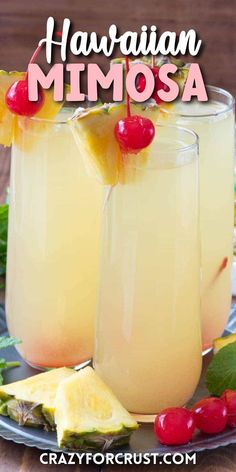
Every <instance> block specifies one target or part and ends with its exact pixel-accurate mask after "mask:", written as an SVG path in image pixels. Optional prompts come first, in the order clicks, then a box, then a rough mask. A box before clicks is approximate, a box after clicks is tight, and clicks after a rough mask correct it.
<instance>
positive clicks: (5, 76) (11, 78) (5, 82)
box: [0, 70, 25, 146]
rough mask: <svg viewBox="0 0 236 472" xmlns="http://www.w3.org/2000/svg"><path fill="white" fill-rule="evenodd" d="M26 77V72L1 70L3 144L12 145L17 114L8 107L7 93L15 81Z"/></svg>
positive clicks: (0, 118) (0, 127)
mask: <svg viewBox="0 0 236 472" xmlns="http://www.w3.org/2000/svg"><path fill="white" fill-rule="evenodd" d="M24 77H25V72H17V71H13V72H6V71H5V70H0V144H2V145H3V146H10V145H11V142H12V135H13V128H14V119H15V115H13V114H12V113H11V112H10V111H9V110H8V108H7V105H6V101H5V95H6V92H7V91H8V89H9V87H10V86H11V85H12V84H13V83H14V82H16V81H17V80H22V79H24Z"/></svg>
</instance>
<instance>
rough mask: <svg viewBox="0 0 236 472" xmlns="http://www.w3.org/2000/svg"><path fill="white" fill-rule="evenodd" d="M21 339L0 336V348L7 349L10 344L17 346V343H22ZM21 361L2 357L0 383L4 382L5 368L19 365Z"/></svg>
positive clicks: (0, 361) (0, 360) (0, 359)
mask: <svg viewBox="0 0 236 472" xmlns="http://www.w3.org/2000/svg"><path fill="white" fill-rule="evenodd" d="M20 343H21V341H20V339H16V338H13V337H11V336H0V349H6V348H7V347H10V346H15V344H20ZM19 366H20V362H19V361H7V360H6V359H4V358H0V385H2V384H3V375H2V372H3V370H5V369H10V368H11V367H19Z"/></svg>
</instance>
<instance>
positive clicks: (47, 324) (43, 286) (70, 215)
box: [6, 109, 102, 368]
mask: <svg viewBox="0 0 236 472" xmlns="http://www.w3.org/2000/svg"><path fill="white" fill-rule="evenodd" d="M72 113H73V110H66V109H64V110H63V111H62V112H61V113H60V115H59V116H58V118H57V120H56V121H46V120H45V121H44V120H40V119H36V118H30V119H29V118H25V117H19V118H18V123H17V127H16V131H15V137H14V143H13V147H12V165H11V186H10V220H9V240H8V264H7V302H6V311H7V323H8V328H9V331H10V334H11V335H12V336H16V337H17V338H20V339H21V340H22V344H20V345H19V347H18V349H19V351H20V353H21V355H22V357H23V358H24V359H25V360H26V361H27V362H28V363H29V364H31V365H33V366H36V367H39V368H45V367H59V366H73V365H76V364H79V363H82V362H84V361H86V360H88V359H91V356H92V355H93V348H94V328H95V315H96V305H97V283H98V280H97V279H98V264H99V239H100V223H101V221H100V214H101V211H100V210H101V207H102V186H100V185H99V184H97V183H96V181H94V180H93V179H90V178H89V177H88V175H87V174H86V172H85V170H84V166H83V162H82V157H81V156H80V154H79V150H78V147H77V145H76V143H75V140H74V138H73V135H72V132H71V129H70V127H69V125H68V124H67V118H68V117H69V116H71V114H72Z"/></svg>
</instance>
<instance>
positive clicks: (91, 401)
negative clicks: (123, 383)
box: [55, 367, 138, 450]
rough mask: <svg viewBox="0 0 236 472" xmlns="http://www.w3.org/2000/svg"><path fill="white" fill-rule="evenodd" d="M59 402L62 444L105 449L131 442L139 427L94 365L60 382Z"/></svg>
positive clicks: (57, 410)
mask: <svg viewBox="0 0 236 472" xmlns="http://www.w3.org/2000/svg"><path fill="white" fill-rule="evenodd" d="M55 405H56V408H55V423H56V426H57V438H58V445H59V447H65V448H67V449H72V450H75V449H86V450H87V449H104V450H105V449H107V448H108V447H110V446H113V447H114V446H118V445H123V444H127V443H128V441H129V438H130V435H131V433H132V432H133V431H134V430H135V429H137V428H138V424H137V423H136V421H135V420H134V419H133V418H132V417H131V415H130V414H129V413H128V412H127V411H126V410H125V408H123V406H122V405H121V404H120V402H119V401H118V400H117V398H116V397H115V395H114V394H113V393H112V391H111V390H110V389H109V387H107V386H106V385H105V384H104V383H103V381H102V380H101V379H100V377H99V376H98V375H97V374H96V372H95V371H94V370H93V369H92V368H91V367H85V368H84V369H82V370H80V371H79V372H77V373H76V374H75V375H73V376H72V377H70V378H68V379H66V380H64V381H63V382H61V383H60V385H59V387H58V391H57V395H56V403H55Z"/></svg>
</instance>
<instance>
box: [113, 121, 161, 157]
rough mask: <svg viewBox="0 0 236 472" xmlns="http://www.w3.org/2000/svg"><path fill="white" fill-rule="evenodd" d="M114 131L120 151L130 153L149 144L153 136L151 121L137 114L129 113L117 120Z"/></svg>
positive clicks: (153, 130)
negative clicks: (129, 114)
mask: <svg viewBox="0 0 236 472" xmlns="http://www.w3.org/2000/svg"><path fill="white" fill-rule="evenodd" d="M114 131H115V137H116V140H117V141H118V143H119V145H120V148H121V149H122V151H124V152H125V153H131V154H137V153H138V152H139V151H141V150H142V149H144V148H146V147H147V146H149V144H151V142H152V140H153V138H154V136H155V127H154V125H153V123H152V121H151V120H149V119H148V118H144V117H143V116H139V115H131V116H127V117H126V118H123V119H122V120H119V121H118V122H117V123H116V126H115V130H114Z"/></svg>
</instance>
